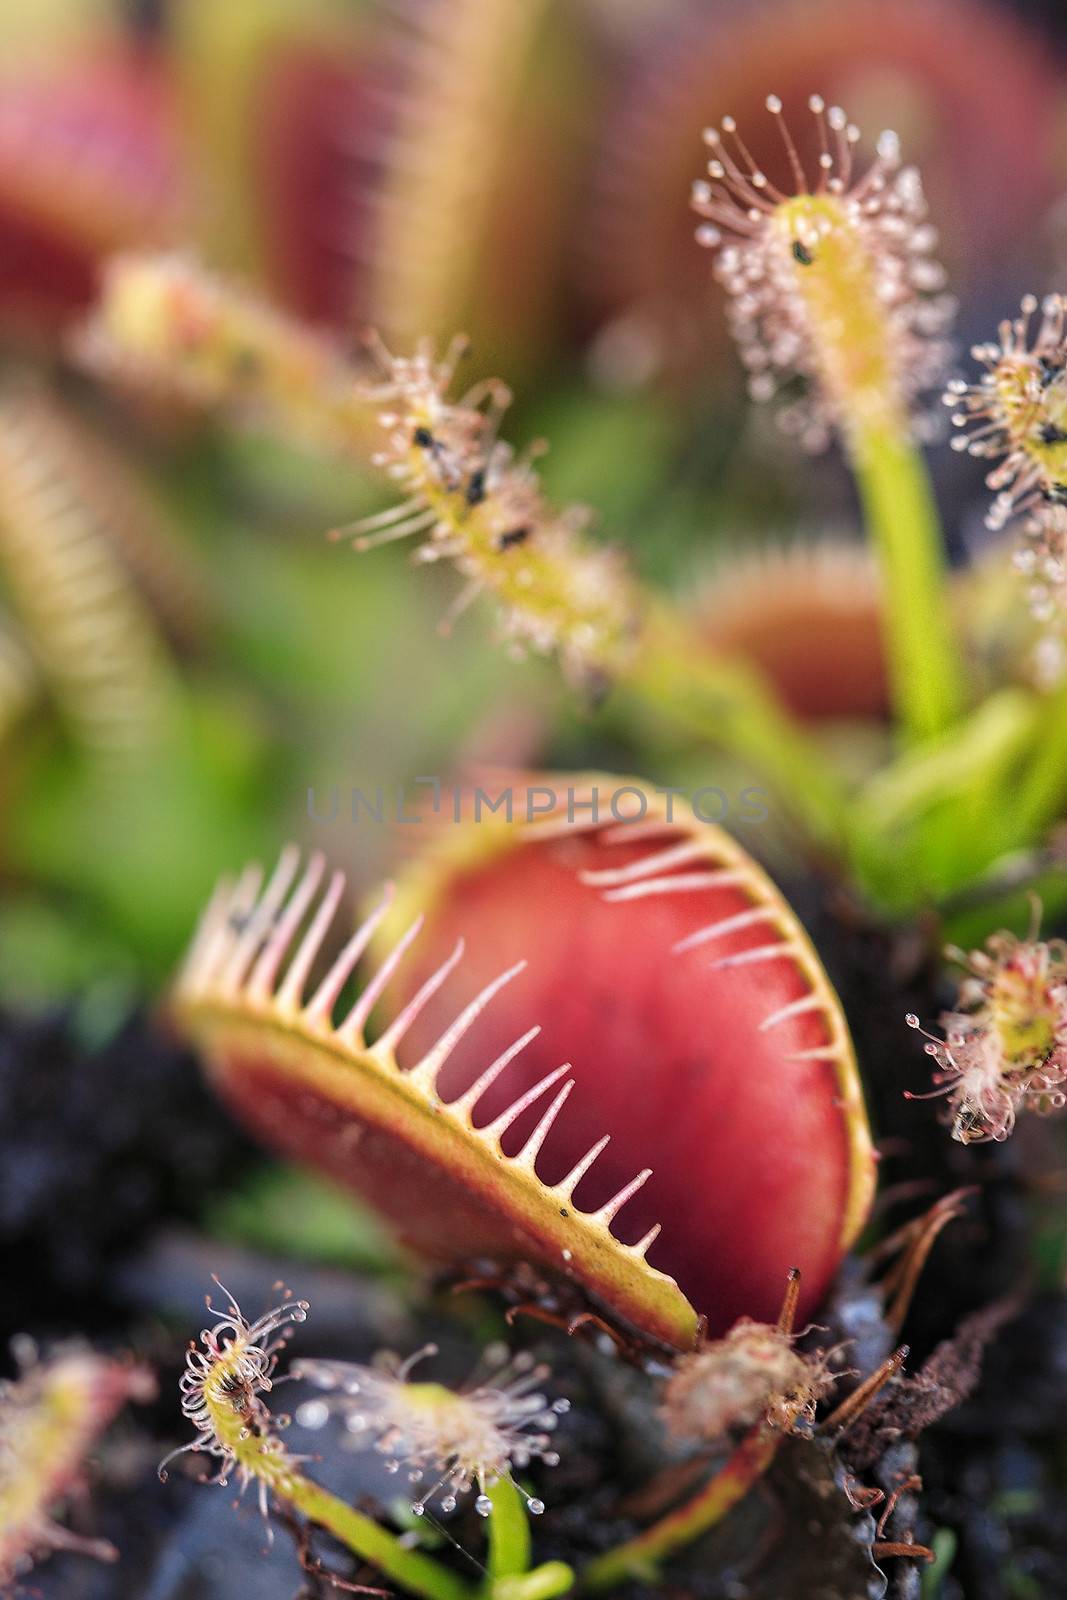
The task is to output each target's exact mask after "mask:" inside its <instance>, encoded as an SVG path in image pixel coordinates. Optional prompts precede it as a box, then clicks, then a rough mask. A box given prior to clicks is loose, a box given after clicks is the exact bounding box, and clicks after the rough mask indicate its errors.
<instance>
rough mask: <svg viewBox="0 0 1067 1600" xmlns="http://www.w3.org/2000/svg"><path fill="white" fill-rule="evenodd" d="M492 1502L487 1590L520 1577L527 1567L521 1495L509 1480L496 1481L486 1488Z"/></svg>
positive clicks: (526, 1532)
mask: <svg viewBox="0 0 1067 1600" xmlns="http://www.w3.org/2000/svg"><path fill="white" fill-rule="evenodd" d="M485 1492H486V1494H487V1495H488V1496H489V1499H490V1500H491V1501H492V1502H493V1509H492V1511H490V1513H489V1557H488V1563H487V1573H486V1576H487V1588H488V1589H489V1590H490V1591H492V1590H493V1589H494V1586H495V1584H496V1583H497V1581H498V1580H499V1579H501V1578H516V1577H521V1576H522V1574H523V1573H524V1572H526V1571H527V1569H528V1568H529V1565H530V1522H529V1518H528V1517H527V1515H526V1507H525V1505H524V1504H523V1500H522V1496H521V1495H520V1493H519V1491H518V1489H516V1487H515V1485H514V1484H513V1483H512V1481H511V1479H510V1478H498V1479H497V1481H496V1482H495V1483H494V1484H492V1485H491V1486H490V1487H489V1488H488V1489H486V1491H485Z"/></svg>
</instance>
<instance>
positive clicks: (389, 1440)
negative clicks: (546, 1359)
mask: <svg viewBox="0 0 1067 1600" xmlns="http://www.w3.org/2000/svg"><path fill="white" fill-rule="evenodd" d="M436 1354H437V1347H436V1346H435V1345H426V1346H425V1347H424V1348H423V1349H422V1350H419V1351H416V1353H415V1355H414V1356H409V1357H408V1358H407V1359H406V1360H401V1358H400V1357H399V1356H395V1355H392V1354H387V1355H384V1356H382V1357H380V1358H379V1359H378V1361H377V1362H376V1363H375V1365H374V1366H372V1367H367V1366H360V1365H358V1364H355V1363H352V1362H346V1361H300V1362H297V1363H295V1364H294V1367H293V1376H294V1377H296V1378H303V1379H306V1380H307V1381H308V1382H309V1383H311V1384H313V1385H314V1386H315V1387H316V1388H317V1389H319V1390H320V1391H322V1393H323V1394H324V1395H325V1398H324V1399H322V1400H311V1401H308V1402H306V1403H305V1404H304V1405H303V1406H301V1407H300V1408H299V1409H298V1410H297V1412H296V1421H297V1422H298V1423H300V1424H301V1425H302V1426H304V1427H308V1428H317V1427H321V1426H322V1425H323V1424H324V1423H325V1421H326V1420H327V1417H329V1416H330V1415H337V1416H340V1417H341V1418H342V1420H343V1422H344V1425H345V1429H346V1433H347V1435H348V1438H349V1441H350V1443H351V1445H352V1448H353V1449H366V1448H369V1447H371V1446H373V1448H374V1449H375V1450H377V1451H378V1453H379V1454H380V1455H383V1456H384V1457H385V1459H386V1467H387V1469H388V1470H389V1471H391V1472H401V1471H403V1473H404V1474H405V1475H406V1478H407V1481H408V1483H409V1484H410V1485H412V1487H413V1491H414V1494H415V1498H414V1500H413V1502H412V1510H413V1511H414V1512H415V1514H416V1516H421V1515H422V1514H423V1512H424V1511H425V1510H426V1508H427V1506H428V1504H429V1503H430V1502H431V1501H433V1500H437V1501H438V1502H439V1504H440V1508H441V1510H442V1511H444V1512H446V1513H447V1512H451V1511H454V1510H455V1508H456V1505H457V1503H458V1501H459V1498H460V1497H461V1496H462V1495H465V1494H468V1493H470V1492H471V1491H472V1490H473V1489H477V1491H478V1492H477V1496H476V1499H475V1510H476V1511H477V1512H478V1514H479V1516H483V1517H487V1516H488V1515H489V1514H490V1512H491V1510H492V1501H491V1499H490V1495H489V1491H490V1490H491V1489H492V1488H493V1486H494V1484H496V1483H497V1482H498V1481H499V1480H500V1479H501V1478H511V1476H512V1471H513V1469H517V1470H522V1469H524V1468H526V1467H527V1466H529V1464H530V1463H531V1461H535V1460H537V1461H543V1462H544V1463H545V1465H546V1466H550V1467H551V1466H555V1465H556V1464H557V1463H558V1461H559V1454H558V1452H557V1451H556V1450H555V1448H554V1446H553V1435H554V1431H555V1428H556V1425H557V1423H558V1421H559V1418H560V1417H561V1416H563V1415H564V1414H565V1412H566V1411H567V1410H568V1409H569V1402H568V1401H567V1400H564V1399H559V1400H552V1401H550V1400H548V1399H547V1397H546V1396H545V1395H544V1394H543V1393H541V1392H539V1391H540V1385H541V1384H543V1383H544V1381H545V1379H546V1378H547V1377H548V1376H549V1368H548V1367H547V1366H545V1365H544V1364H541V1365H538V1364H536V1362H535V1361H534V1358H533V1357H532V1356H530V1355H528V1354H527V1353H526V1352H521V1353H520V1354H519V1355H516V1356H511V1355H510V1354H509V1352H508V1350H507V1348H506V1347H505V1346H502V1345H492V1346H490V1347H489V1348H488V1349H487V1350H486V1352H485V1354H484V1356H483V1358H482V1366H483V1369H484V1371H483V1372H482V1374H481V1375H478V1374H476V1375H475V1377H474V1379H472V1381H471V1383H470V1384H468V1385H467V1386H466V1387H464V1388H463V1389H460V1390H455V1389H449V1388H445V1387H444V1386H443V1385H442V1384H439V1383H432V1382H428V1381H426V1380H425V1379H419V1380H414V1379H412V1378H411V1372H412V1370H413V1369H414V1368H415V1367H416V1366H417V1365H418V1364H419V1362H421V1361H422V1360H424V1359H425V1358H426V1357H427V1356H434V1355H436ZM520 1492H522V1493H523V1495H524V1498H525V1500H526V1503H527V1506H528V1508H529V1510H530V1511H531V1513H532V1514H533V1515H534V1516H538V1515H540V1513H541V1512H542V1511H543V1510H544V1505H543V1504H542V1502H541V1501H540V1500H537V1499H535V1498H533V1497H532V1496H530V1495H528V1494H526V1492H525V1491H524V1490H521V1487H520Z"/></svg>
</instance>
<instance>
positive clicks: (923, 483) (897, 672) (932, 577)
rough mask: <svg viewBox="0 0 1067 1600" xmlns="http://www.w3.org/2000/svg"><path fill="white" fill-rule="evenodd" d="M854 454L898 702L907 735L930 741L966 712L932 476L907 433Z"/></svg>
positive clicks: (877, 434)
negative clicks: (875, 555) (875, 556)
mask: <svg viewBox="0 0 1067 1600" xmlns="http://www.w3.org/2000/svg"><path fill="white" fill-rule="evenodd" d="M849 455H850V459H851V463H852V468H853V471H854V473H855V477H856V486H857V488H858V490H859V495H860V501H861V503H862V506H863V514H864V518H865V520H866V523H867V528H868V530H869V532H870V535H871V538H872V540H873V541H874V545H875V548H876V550H877V553H878V559H879V562H880V564H881V569H882V581H883V584H884V589H885V628H886V648H887V651H888V655H889V669H890V676H891V681H892V690H893V700H894V704H895V706H896V708H897V714H898V716H899V719H900V724H901V728H902V730H903V732H904V734H905V735H906V737H907V738H908V739H910V740H913V741H914V740H920V739H928V738H931V737H933V736H934V735H936V734H939V733H942V732H943V731H944V729H945V728H946V727H948V726H949V724H950V723H952V722H954V721H955V720H956V718H957V717H958V716H959V715H960V714H961V712H962V710H963V706H964V685H963V672H962V664H961V661H960V657H959V653H958V651H957V649H956V646H955V643H954V641H953V638H952V629H951V626H950V620H949V609H948V594H947V586H946V583H945V563H944V555H943V546H942V537H941V525H940V521H939V518H938V514H937V506H936V504H935V501H934V496H933V491H932V489H931V487H930V479H929V475H928V474H927V471H926V466H925V463H924V462H923V459H922V456H921V454H920V453H919V451H918V450H917V449H916V447H915V446H914V445H913V444H911V443H910V442H909V441H908V439H907V436H906V432H905V430H904V429H903V428H901V430H900V431H899V432H897V431H896V430H891V429H889V428H880V429H870V430H867V431H862V432H859V433H858V434H857V436H856V437H855V438H854V440H853V443H852V447H851V449H850V451H849Z"/></svg>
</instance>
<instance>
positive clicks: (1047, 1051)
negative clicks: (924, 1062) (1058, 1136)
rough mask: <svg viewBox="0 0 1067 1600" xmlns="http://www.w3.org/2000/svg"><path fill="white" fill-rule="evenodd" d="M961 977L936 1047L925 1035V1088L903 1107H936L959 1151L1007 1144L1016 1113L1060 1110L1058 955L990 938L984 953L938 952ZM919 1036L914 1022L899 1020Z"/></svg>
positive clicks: (1061, 984) (1058, 950) (1066, 1057)
mask: <svg viewBox="0 0 1067 1600" xmlns="http://www.w3.org/2000/svg"><path fill="white" fill-rule="evenodd" d="M946 953H947V954H948V955H949V956H950V958H951V959H952V960H953V961H955V962H956V963H957V964H958V965H959V966H961V967H962V968H963V970H964V977H963V979H962V980H961V982H960V987H959V997H958V1000H957V1009H956V1010H954V1011H950V1012H947V1013H946V1014H945V1015H944V1016H943V1017H942V1018H941V1025H942V1027H943V1029H944V1030H945V1035H944V1038H939V1037H937V1036H935V1035H933V1034H927V1035H926V1038H927V1043H926V1044H925V1046H924V1049H925V1051H926V1054H927V1055H929V1056H931V1057H932V1058H933V1060H934V1062H935V1063H936V1065H937V1071H936V1073H935V1074H934V1085H935V1086H934V1088H933V1090H932V1091H930V1093H929V1094H928V1095H909V1096H908V1098H909V1099H914V1100H920V1099H931V1098H943V1099H944V1100H945V1101H946V1120H947V1121H948V1122H949V1124H950V1126H951V1128H952V1137H953V1138H954V1139H958V1140H959V1141H960V1143H962V1144H976V1143H985V1142H988V1141H989V1140H997V1141H1001V1140H1004V1139H1007V1138H1008V1137H1009V1136H1010V1134H1011V1133H1012V1131H1013V1129H1014V1127H1015V1121H1016V1118H1017V1116H1018V1115H1019V1114H1020V1113H1021V1112H1024V1111H1031V1112H1033V1111H1036V1112H1039V1113H1042V1114H1045V1115H1047V1114H1049V1113H1050V1112H1053V1111H1059V1110H1061V1109H1062V1108H1063V1106H1064V1105H1065V1104H1067V1092H1065V1088H1064V1086H1065V1085H1067V945H1065V944H1064V942H1063V940H1061V939H1054V940H1050V941H1048V942H1045V941H1042V940H1038V939H1037V937H1036V928H1035V929H1034V930H1032V932H1031V935H1030V937H1029V938H1027V939H1018V938H1016V936H1015V935H1014V934H1011V933H996V934H993V935H992V937H991V938H989V939H988V940H987V941H986V943H985V946H984V948H982V949H981V950H972V951H969V952H964V951H962V950H957V949H955V948H954V947H953V948H950V949H949V950H948V951H947V952H946ZM905 1020H906V1021H907V1024H908V1026H909V1027H911V1028H915V1029H917V1030H918V1031H919V1032H925V1030H924V1029H923V1028H922V1026H921V1023H920V1021H919V1018H918V1017H916V1016H914V1015H913V1014H910V1013H909V1015H908V1016H907V1018H906V1019H905Z"/></svg>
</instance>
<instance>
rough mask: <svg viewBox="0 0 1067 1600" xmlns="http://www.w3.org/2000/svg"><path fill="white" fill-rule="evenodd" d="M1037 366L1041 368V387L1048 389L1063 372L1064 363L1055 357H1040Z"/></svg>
mask: <svg viewBox="0 0 1067 1600" xmlns="http://www.w3.org/2000/svg"><path fill="white" fill-rule="evenodd" d="M1037 364H1038V366H1039V367H1040V368H1041V387H1042V388H1043V389H1047V388H1048V387H1049V385H1050V384H1053V383H1055V381H1056V379H1057V378H1058V377H1060V376H1061V374H1062V372H1063V362H1062V360H1060V359H1058V358H1057V357H1055V356H1038V359H1037Z"/></svg>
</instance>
